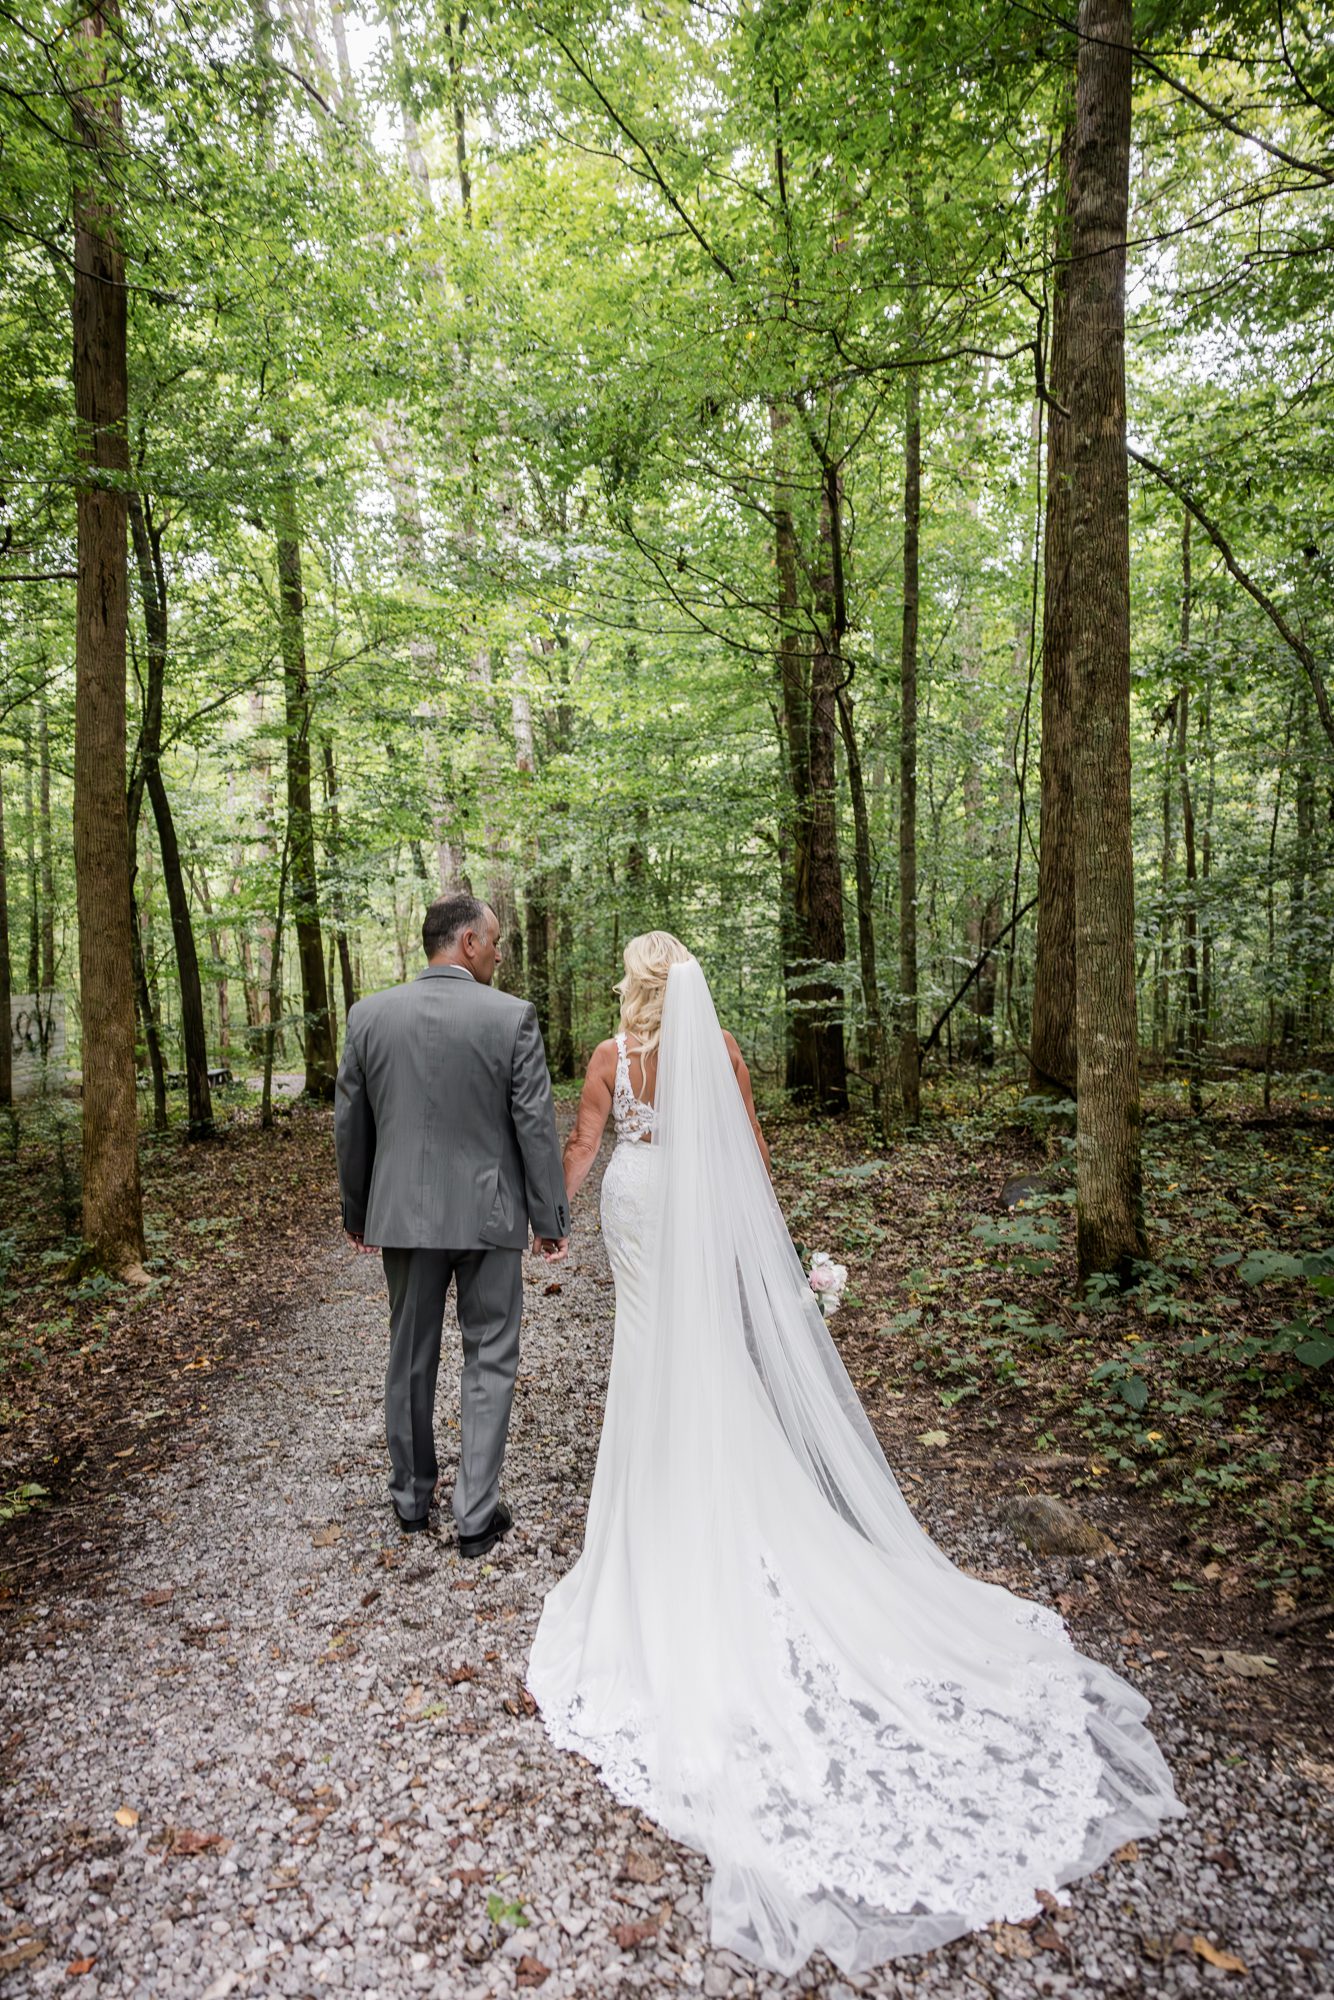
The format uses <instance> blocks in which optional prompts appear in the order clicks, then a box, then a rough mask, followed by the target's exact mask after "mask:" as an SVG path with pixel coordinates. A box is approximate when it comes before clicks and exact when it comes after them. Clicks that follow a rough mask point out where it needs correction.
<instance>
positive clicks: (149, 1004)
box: [130, 876, 167, 1132]
mask: <svg viewBox="0 0 1334 2000" xmlns="http://www.w3.org/2000/svg"><path fill="white" fill-rule="evenodd" d="M130 935H131V943H132V947H133V954H134V998H135V1004H136V1006H137V1007H138V1010H139V1019H140V1021H141V1022H142V1023H143V1030H144V1048H145V1049H146V1051H147V1054H148V1074H149V1077H150V1079H151V1081H152V1085H153V1130H154V1131H155V1132H165V1131H166V1129H167V1066H166V1064H165V1063H164V1061H163V1059H162V1037H161V1035H160V1034H159V1033H158V1024H157V1008H156V1007H155V1006H154V1005H153V990H152V988H151V987H150V985H149V983H148V967H147V965H146V964H145V963H144V942H143V937H142V935H141V933H140V929H139V904H138V901H137V899H136V897H135V894H134V877H133V876H131V878H130Z"/></svg>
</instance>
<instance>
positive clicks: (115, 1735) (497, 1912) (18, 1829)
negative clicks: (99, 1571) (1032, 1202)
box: [0, 1204, 1334, 2000]
mask: <svg viewBox="0 0 1334 2000" xmlns="http://www.w3.org/2000/svg"><path fill="white" fill-rule="evenodd" d="M585 1212H586V1214H589V1215H591V1213H592V1204H587V1205H586V1210H585ZM308 1296H309V1303H308V1306H307V1307H306V1308H304V1309H303V1310H302V1311H301V1312H300V1313H299V1314H297V1315H296V1316H294V1317H289V1318H287V1319H286V1320H285V1321H277V1320H276V1321H275V1324H274V1325H273V1326H272V1327H271V1329H269V1332H268V1337H267V1340H266V1341H265V1342H264V1343H262V1344H261V1345H260V1347H259V1348H258V1349H257V1351H256V1354H255V1356H254V1360H253V1365H252V1366H251V1367H249V1368H248V1370H247V1371H246V1372H245V1374H244V1375H243V1376H242V1377H241V1379H239V1380H237V1381H235V1382H233V1383H231V1384H230V1385H229V1386H228V1387H227V1388H226V1389H225V1391H224V1393H223V1400H222V1403H221V1406H220V1407H218V1408H216V1409H214V1410H213V1411H212V1412H210V1421H211V1425H212V1429H211V1435H210V1436H209V1438H208V1439H207V1441H206V1442H205V1443H204V1444H203V1446H202V1447H201V1448H200V1449H198V1450H197V1451H195V1452H193V1453H190V1454H188V1455H187V1452H186V1451H184V1450H183V1451H182V1453H181V1455H180V1456H179V1457H178V1458H177V1459H176V1461H175V1463H174V1464H173V1466H172V1467H171V1468H170V1469H169V1470H168V1471H167V1472H165V1473H163V1474H160V1475H158V1476H157V1477H156V1478H155V1479H153V1480H152V1481H151V1482H149V1483H147V1484H145V1485H144V1486H142V1487H141V1488H140V1489H139V1490H138V1501H137V1507H132V1508H131V1509H129V1510H127V1511H128V1512H129V1514H130V1521H131V1525H130V1526H129V1528H128V1529H127V1531H126V1533H125V1535H124V1538H123V1542H122V1547H121V1552H120V1556H119V1559H118V1564H117V1566H116V1568H115V1570H114V1572H113V1574H112V1575H111V1576H110V1577H109V1578H108V1579H107V1580H106V1581H105V1583H104V1584H103V1586H102V1587H101V1588H99V1589H97V1590H95V1591H89V1590H87V1588H86V1587H85V1593H84V1594H83V1595H80V1596H76V1597H74V1598H72V1599H71V1598H67V1599H65V1600H64V1601H51V1602H47V1603H43V1604H39V1605H37V1606H36V1607H34V1608H32V1609H31V1610H30V1611H29V1612H27V1613H26V1614H25V1622H24V1624H23V1627H22V1629H21V1630H20V1631H19V1632H18V1633H17V1634H14V1635H11V1642H10V1648H9V1650H10V1661H9V1665H8V1668H7V1671H6V1675H5V1681H4V1688H3V1698H2V1699H3V1715H2V1718H0V1746H3V1749H4V1751H5V1752H6V1759H5V1762H6V1771H7V1780H8V1782H7V1788H6V1801H5V1803H6V1810H5V1813H4V1823H3V1828H2V1829H0V1993H3V1994H5V1995H10V1994H14V1995H17V1994H20V1993H23V1994H29V1993H31V1994H54V1993H57V1992H59V1993H62V1994H64V1993H67V1992H68V1993H69V1994H71V1995H91V1994H97V1995H106V1996H111V1995H126V1996H130V1995H134V1996H144V1995H152V1996H154V2000H178V1996H179V2000H187V1996H188V2000H222V1996H224V1995H228V1994H235V1995H252V1994H264V1995H270V1994H272V1995H278V1994H292V1995H323V1994H326V1993H344V1992H346V1993H359V1994H364V1995H368V1996H370V1995H374V1996H379V2000H408V1996H413V1995H433V1996H442V2000H443V1996H449V2000H486V1996H493V1995H494V1996H499V1995H509V1994H511V1993H514V1992H517V1991H525V1992H527V1991H536V1990H539V1989H540V1991H541V1993H542V1994H543V1996H544V2000H554V1996H558V1995H559V1996H571V2000H574V1996H579V2000H586V1996H598V1995H637V1994H644V1995H659V1994H691V1993H703V1994H709V1995H719V1996H722V1995H749V1994H761V1993H762V1994H780V1993H781V1994H787V1995H795V1994H798V1993H801V1994H819V1995H822V1996H825V2000H846V1997H847V1996H848V1995H850V1994H851V1993H853V1992H854V1991H855V1992H860V1993H869V1994H874V1995H882V1996H888V1995H896V1996H899V1995H909V1994H912V1995H922V1996H933V1995H942V1996H943V1995H950V1996H954V1995H958V1996H964V1995H971V1994H976V1993H979V1992H981V1993H983V1994H989V1995H992V1996H997V2000H1018V1996H1032V1995H1065V1996H1072V2000H1073V1996H1082V1995H1125V1996H1130V1995H1133V1994H1138V1993H1140V1992H1141V1991H1142V1990H1144V1989H1146V1988H1147V1989H1148V1990H1151V1991H1152V1992H1153V1993H1154V1994H1155V1995H1177V1994H1194V1993H1204V1992H1209V1991H1213V1990H1216V1989H1218V1990H1228V1991H1231V1992H1233V1993H1237V1994H1247V1995H1265V1996H1270V1995H1272V1996H1274V2000H1280V1997H1281V2000H1290V1996H1296V1995H1303V1996H1308V1995H1309V1996H1325V2000H1334V1975H1331V1972H1330V1969H1329V1968H1330V1963H1331V1957H1332V1956H1334V1954H1332V1953H1331V1932H1332V1931H1334V1923H1332V1922H1331V1913H1330V1903H1329V1884H1330V1878H1331V1869H1330V1858H1331V1845H1334V1843H1331V1842H1330V1839H1329V1818H1328V1815H1329V1802H1330V1795H1331V1789H1332V1788H1331V1782H1330V1781H1331V1778H1332V1777H1334V1769H1332V1768H1331V1765H1330V1763H1329V1762H1328V1761H1327V1755H1328V1753H1327V1752H1324V1753H1322V1752H1320V1751H1319V1750H1318V1749H1313V1748H1303V1746H1301V1745H1292V1744H1278V1743H1268V1744H1266V1743H1265V1742H1263V1741H1257V1740H1253V1739H1252V1738H1251V1737H1249V1736H1248V1735H1247V1733H1246V1730H1245V1721H1244V1716H1241V1715H1238V1716H1236V1717H1230V1716H1229V1714H1228V1713H1227V1712H1226V1708H1225V1704H1226V1702H1227V1700H1228V1699H1229V1696H1228V1695H1227V1693H1226V1691H1225V1687H1224V1684H1221V1683H1215V1682H1211V1681H1209V1680H1208V1679H1207V1678H1206V1677H1205V1676H1204V1675H1203V1674H1202V1673H1201V1672H1200V1671H1198V1670H1195V1669H1194V1667H1193V1664H1192V1663H1191V1662H1189V1661H1183V1660H1180V1659H1175V1658H1169V1659H1166V1660H1162V1661H1156V1662H1155V1661H1152V1660H1151V1659H1149V1658H1147V1657H1145V1656H1139V1657H1137V1658H1136V1659H1134V1660H1128V1659H1127V1657H1126V1656H1125V1655H1124V1654H1123V1653H1122V1652H1120V1651H1119V1650H1116V1649H1112V1650H1110V1651H1109V1650H1107V1649H1105V1648H1101V1649H1099V1648H1096V1647H1095V1646H1093V1645H1091V1644H1088V1641H1087V1640H1081V1643H1085V1644H1086V1645H1088V1649H1089V1650H1102V1651H1103V1653H1104V1656H1105V1657H1107V1658H1109V1659H1110V1660H1111V1661H1112V1663H1113V1664H1115V1665H1117V1666H1119V1667H1121V1668H1122V1669H1123V1670H1126V1671H1132V1672H1133V1673H1134V1674H1135V1676H1136V1678H1137V1679H1138V1680H1139V1681H1140V1683H1141V1684H1142V1685H1143V1686H1144V1687H1145V1689H1146V1692H1148V1694H1149V1695H1150V1698H1151V1699H1152V1701H1153V1703H1154V1709H1155V1726H1156V1728H1157V1729H1158V1732H1159V1736H1160V1740H1161V1741H1162V1742H1163V1745H1164V1748H1165V1749H1166V1751H1167V1753H1168V1755H1169V1757H1170V1759H1171V1761H1172V1763H1173V1766H1174V1768H1175V1770H1176V1772H1177V1774H1178V1780H1179V1783H1180V1786H1181V1790H1182V1793H1183V1796H1184V1797H1185V1799H1186V1801H1187V1804H1188V1806H1189V1808H1190V1813H1191V1817H1190V1819H1189V1820H1188V1821H1186V1822H1183V1823H1181V1824H1180V1825H1178V1826H1175V1827H1173V1828H1171V1829H1169V1830H1168V1832H1167V1833H1166V1835H1165V1836H1164V1837H1163V1838H1161V1839H1159V1840H1157V1841H1154V1842H1151V1843H1147V1844H1146V1845H1145V1846H1144V1848H1143V1849H1142V1850H1141V1851H1139V1852H1137V1853H1126V1854H1125V1855H1124V1856H1123V1858H1122V1859H1120V1860H1119V1861H1116V1862H1113V1863H1111V1864H1109V1865H1108V1866H1107V1867H1106V1868H1105V1869H1103V1870H1101V1871H1100V1872H1099V1873H1098V1874H1097V1875H1095V1876H1092V1877H1090V1878H1088V1879H1087V1880H1085V1881H1084V1882H1082V1883H1079V1884H1077V1885H1075V1887H1074V1889H1073V1892H1072V1896H1071V1900H1070V1903H1069V1905H1068V1907H1066V1908H1063V1909H1061V1910H1059V1911H1057V1912H1056V1913H1054V1915H1053V1918H1052V1919H1051V1920H1050V1921H1047V1922H1045V1923H1043V1924H1039V1925H1035V1926H1031V1927H1029V1928H1017V1927H1010V1926H1005V1925H996V1926H993V1927H992V1929H991V1930H990V1931H988V1932H984V1933H981V1934H979V1935H977V1936H974V1937H972V1938H968V1939H964V1940H960V1941H959V1942H958V1943H957V1944H955V1945H952V1946H950V1947H948V1948H945V1949H943V1950H939V1951H936V1952H933V1953H931V1954H929V1955H928V1956H926V1957H923V1958H919V1959H915V1960H910V1961H903V1962H900V1963H899V1964H897V1965H895V1966H891V1967H888V1968H884V1969H882V1970H881V1971H879V1972H877V1973H875V1974H872V1975H870V1976H868V1977H865V1978H860V1979H852V1980H849V1979H843V1978H840V1977H839V1976H838V1975H837V1974H836V1973H835V1972H834V1971H833V1969H832V1968H830V1967H829V1966H828V1965H825V1964H823V1963H821V1964H817V1965H813V1966H811V1967H808V1968H807V1970H806V1972H805V1973H804V1974H802V1975H801V1976H800V1977H799V1978H797V1979H795V1980H792V1981H783V1980H780V1979H777V1978H774V1977H771V1976H769V1975H765V1974H761V1973H757V1972H756V1971H754V1969H753V1968H750V1967H748V1966H746V1965H745V1964H743V1963H742V1962H741V1961H740V1960H738V1959H735V1958H733V1957H731V1956H730V1955H729V1954H728V1953H726V1952H715V1951H712V1950H711V1949H710V1948H709V1946H708V1943H707V1938H706V1934H705V1931H704V1928H703V1925H702V1906H701V1897H702V1891H703V1888H704V1884H705V1869H704V1865H703V1863H702V1861H701V1860H700V1858H699V1857H698V1856H697V1855H695V1854H693V1853H691V1852H689V1851H687V1850H686V1849H684V1848H681V1847H679V1846H677V1845H676V1844H674V1843H673V1842H672V1841H670V1840H668V1839H666V1838H664V1837H663V1836H662V1835H661V1834H660V1833H659V1832H658V1831H657V1829H656V1828H654V1827H653V1826H652V1825H650V1824H649V1823H647V1822H645V1821H641V1820H640V1819H639V1818H638V1817H637V1815H635V1814H633V1813H630V1812H626V1811H624V1810H622V1809H621V1808H620V1807H619V1806H617V1805H616V1804H615V1802H614V1801H613V1800H612V1799H611V1798H610V1797H609V1796H608V1795H607V1793H606V1792H604V1790H603V1789H602V1787H601V1785H600V1784H599V1783H598V1781H597V1778H596V1776H595V1774H594V1773H593V1772H592V1771H591V1770H590V1769H589V1768H588V1767H586V1766H584V1765H583V1764H581V1763H580V1762H577V1761H576V1760H574V1759H571V1758H568V1757H565V1756H561V1755H559V1754H558V1753H557V1752H555V1751H554V1750H552V1749H551V1747H550V1746H549V1744H548V1742H547V1740H546V1737H545V1735H544V1733H543V1730H542V1726H541V1722H540V1719H539V1718H537V1717H536V1716H535V1715H533V1714H532V1713H531V1705H530V1703H529V1702H528V1700H527V1699H526V1697H525V1695H524V1693H523V1687H522V1681H523V1673H524V1667H525V1662H526V1659H527V1653H528V1646H529V1643H530V1640H531V1636H532V1632H533V1629H534V1626H535V1623H536V1620H537V1616H538V1612H539V1609H540V1606H541V1602H542V1596H543V1593H544V1591H545V1590H547V1589H548V1588H549V1587H550V1585H551V1584H552V1583H553V1582H554V1580H555V1579H556V1578H557V1577H558V1576H559V1575H560V1574H561V1573H562V1572H563V1571H564V1570H565V1568H566V1567H567V1566H568V1565H569V1563H570V1562H571V1561H572V1560H573V1559H574V1557H575V1555H576V1554H577V1552H578V1548H579V1544H580V1538H581V1533H582V1523H583V1514H584V1505H585V1496H586V1495H587V1492H588V1487H589V1482H590V1478H591V1474H592V1468H593V1458H594V1453H595V1449H596V1439H597V1430H598V1423H599V1419H600V1415H601V1398H602V1392H603V1385H604V1382H605V1378H606V1370H607V1364H608V1359H609V1352H610V1337H611V1308H612V1295H611V1290H610V1281H609V1279H608V1277H607V1272H606V1265H605V1261H604V1259H603V1256H602V1251H601V1246H600V1243H599V1242H598V1239H597V1234H596V1229H595V1227H592V1226H590V1224H589V1223H588V1222H585V1223H584V1225H583V1232H582V1234H581V1235H580V1236H578V1237H577V1238H576V1243H575V1249H574V1253H573V1256H572V1260H571V1263H570V1265H569V1266H568V1267H567V1268H566V1269H565V1270H564V1271H563V1272H561V1273H560V1274H559V1276H558V1277H557V1278H554V1279H553V1277H552V1274H551V1273H550V1272H549V1271H548V1270H547V1269H546V1267H544V1266H533V1265H530V1266H529V1267H528V1321H527V1329H526V1334H525V1344H524V1357H523V1363H522V1373H521V1376H520V1381H519V1389H518V1396H517V1401H516V1406H515V1421H514V1428H513V1433H512V1437H511V1445H510V1456H509V1467H508V1474H507V1479H506V1491H507V1494H508V1497H509V1499H510V1501H511V1503H512V1505H513V1508H514V1512H515V1517H516V1529H515V1532H514V1533H513V1534H512V1535H511V1536H510V1537H509V1538H508V1540H507V1541H506V1542H504V1543H503V1544H501V1546H500V1547H499V1548H498V1549H497V1550H496V1551H495V1554H494V1557H493V1558H492V1559H489V1560H488V1561H486V1562H485V1563H483V1564H476V1565H470V1564H466V1563H464V1562H462V1561H461V1559H460V1558H459V1556H458V1554H457V1552H456V1550H455V1548H454V1547H453V1545H452V1540H451V1539H450V1538H449V1536H448V1516H447V1513H446V1515H445V1522H446V1533H445V1534H444V1535H442V1536H440V1537H434V1536H433V1537H430V1538H427V1537H421V1536H417V1537H403V1536H400V1534H399V1533H398V1531H397V1528H396V1526H395V1524H394V1522H393V1519H392V1516H391V1514H390V1512H389V1509H388V1504H387V1501H386V1497H385V1492H384V1456H383V1439H382V1429H381V1407H380V1392H381V1379H382V1370H383V1362H384V1353H385V1342H386V1326H387V1313H386V1306H385V1298H384V1290H383V1281H382V1278H381V1274H380V1270H379V1267H378V1263H375V1262H372V1261H369V1260H368V1261H365V1262H360V1261H356V1260H354V1259H352V1258H351V1257H350V1256H349V1255H347V1254H346V1253H344V1252H343V1250H342V1249H341V1247H335V1246H334V1245H332V1244H330V1245H328V1246H325V1247H323V1248H321V1249H320V1250H319V1251H318V1252H317V1253H316V1254H313V1256H312V1261H311V1284H310V1290H309V1295H308ZM449 1339H450V1336H449V1334H448V1332H447V1335H446V1341H447V1346H446V1353H447V1355H448V1354H452V1353H454V1352H456V1350H455V1349H451V1348H450V1346H449V1344H448V1343H449ZM454 1372H455V1371H454V1370H452V1369H451V1368H446V1369H445V1370H442V1387H441V1406H440V1421H439V1429H440V1439H441V1446H442V1451H441V1458H442V1466H443V1468H444V1471H445V1475H446V1478H448V1475H449V1470H450V1465H451V1457H452V1452H453V1449H454V1447H455V1444H456V1440H457V1394H456V1388H457V1385H456V1380H455V1381H453V1382H452V1383H451V1380H450V1377H451V1375H452V1374H454ZM887 1442H888V1444H889V1447H890V1450H891V1454H892V1451H893V1440H892V1438H891V1439H889V1440H887ZM921 1505H922V1508H923V1513H924V1518H925V1519H926V1521H927V1525H928V1526H929V1527H930V1528H931V1530H932V1532H933V1533H935V1534H936V1535H937V1537H938V1539H940V1540H941V1542H942V1543H943V1545H944V1546H945V1547H947V1548H948V1550H949V1552H950V1553H951V1554H952V1555H953V1556H955V1557H956V1559H958V1560H960V1561H963V1562H965V1563H967V1564H968V1565H969V1566H970V1567H975V1568H977V1569H979V1570H985V1569H986V1568H987V1567H988V1566H989V1565H991V1564H993V1563H994V1562H995V1561H996V1560H997V1559H998V1556H1004V1557H1005V1559H1007V1560H1011V1561H1012V1560H1013V1550H1014V1543H1013V1542H1012V1541H1011V1540H1010V1538H1009V1535H1008V1532H1007V1531H1006V1530H1004V1529H1003V1528H1001V1527H1000V1526H999V1525H998V1524H997V1523H996V1522H995V1520H994V1519H992V1518H990V1516H989V1514H988V1512H987V1511H986V1502H985V1496H982V1495H979V1497H978V1506H977V1511H976V1514H975V1515H974V1516H972V1517H971V1518H961V1517H960V1515H959V1513H958V1512H957V1511H951V1512H950V1513H949V1515H948V1517H945V1516H944V1515H942V1517H941V1518H940V1519H936V1518H934V1517H933V1513H932V1505H931V1496H930V1494H929V1492H927V1494H926V1496H925V1498H924V1499H923V1500H922V1502H921ZM1114 1560H1115V1559H1113V1561H1114ZM1069 1574H1070V1565H1069V1564H1068V1563H1066V1562H1062V1561H1059V1560H1053V1561H1047V1562H1044V1561H1042V1560H1039V1559H1037V1558H1033V1559H1032V1583H1031V1588H1032V1592H1033V1594H1035V1595H1047V1596H1050V1595H1052V1594H1053V1593H1054V1592H1055V1590H1056V1589H1058V1588H1059V1587H1060V1585H1061V1583H1062V1581H1063V1580H1066V1579H1068V1577H1069ZM1076 1637H1077V1638H1079V1637H1080V1635H1079V1634H1078V1632H1076ZM1211 1953H1213V1954H1215V1956H1214V1958H1213V1959H1212V1961H1211V1958H1210V1954H1211ZM1228 1957H1230V1958H1232V1959H1236V1960H1239V1961H1241V1963H1242V1964H1243V1965H1244V1967H1245V1970H1244V1971H1237V1970H1232V1971H1229V1970H1227V1969H1225V1966H1224V1965H1223V1964H1222V1963H1220V1960H1222V1959H1225V1958H1228Z"/></svg>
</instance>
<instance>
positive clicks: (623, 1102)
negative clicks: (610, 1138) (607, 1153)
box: [611, 1031, 658, 1146]
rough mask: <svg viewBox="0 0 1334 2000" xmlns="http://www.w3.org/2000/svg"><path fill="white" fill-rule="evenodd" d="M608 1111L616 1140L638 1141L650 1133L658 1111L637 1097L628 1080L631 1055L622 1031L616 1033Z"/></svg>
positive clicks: (656, 1120) (621, 1144)
mask: <svg viewBox="0 0 1334 2000" xmlns="http://www.w3.org/2000/svg"><path fill="white" fill-rule="evenodd" d="M611 1115H612V1121H613V1123H614V1124H615V1127H616V1143H617V1145H618V1146H623V1145H625V1144H626V1142H627V1141H629V1142H631V1143H638V1142H639V1141H640V1140H643V1139H651V1138H652V1137H653V1132H654V1128H655V1127H656V1125H657V1122H658V1114H657V1112H656V1111H655V1110H654V1108H653V1106H652V1105H651V1104H645V1102H644V1100H643V1098H642V1097H636V1096H635V1093H634V1090H633V1088H632V1087H631V1083H630V1056H629V1052H628V1050H627V1049H626V1045H625V1034H624V1031H622V1032H621V1033H620V1034H619V1035H617V1037H616V1087H615V1089H614V1090H613V1091H612V1094H611Z"/></svg>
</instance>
